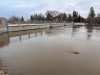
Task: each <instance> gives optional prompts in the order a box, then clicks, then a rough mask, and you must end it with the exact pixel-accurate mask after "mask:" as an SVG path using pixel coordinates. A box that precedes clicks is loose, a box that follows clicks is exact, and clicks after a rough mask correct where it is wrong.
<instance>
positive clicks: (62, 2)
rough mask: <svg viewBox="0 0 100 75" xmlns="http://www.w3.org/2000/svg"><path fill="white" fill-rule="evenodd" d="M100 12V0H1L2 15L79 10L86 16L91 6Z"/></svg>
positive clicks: (0, 10) (27, 14)
mask: <svg viewBox="0 0 100 75" xmlns="http://www.w3.org/2000/svg"><path fill="white" fill-rule="evenodd" d="M91 6H93V7H94V9H95V11H96V12H97V13H98V12H100V0H0V16H2V17H7V18H8V17H10V16H14V15H15V16H24V17H25V18H28V17H29V15H31V14H34V13H37V12H38V13H39V12H45V11H47V10H58V11H64V12H66V13H69V12H72V11H73V10H77V11H78V12H80V14H81V15H82V16H84V17H86V16H87V15H88V12H89V9H90V7H91Z"/></svg>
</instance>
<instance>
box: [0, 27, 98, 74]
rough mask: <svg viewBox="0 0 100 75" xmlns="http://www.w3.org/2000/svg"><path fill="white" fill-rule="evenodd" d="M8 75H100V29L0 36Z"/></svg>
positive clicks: (39, 31) (82, 28)
mask: <svg viewBox="0 0 100 75" xmlns="http://www.w3.org/2000/svg"><path fill="white" fill-rule="evenodd" d="M0 59H1V60H2V62H3V63H4V64H5V65H7V69H8V71H9V74H10V75H100V27H98V28H89V29H87V27H84V26H78V27H56V28H52V29H49V28H47V29H38V30H28V31H20V32H10V33H6V34H2V35H0Z"/></svg>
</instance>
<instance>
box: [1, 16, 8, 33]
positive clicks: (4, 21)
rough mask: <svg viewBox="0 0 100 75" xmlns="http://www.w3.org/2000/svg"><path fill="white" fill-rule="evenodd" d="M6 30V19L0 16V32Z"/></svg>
mask: <svg viewBox="0 0 100 75" xmlns="http://www.w3.org/2000/svg"><path fill="white" fill-rule="evenodd" d="M3 32H7V21H6V19H5V18H3V17H0V34H1V33H3Z"/></svg>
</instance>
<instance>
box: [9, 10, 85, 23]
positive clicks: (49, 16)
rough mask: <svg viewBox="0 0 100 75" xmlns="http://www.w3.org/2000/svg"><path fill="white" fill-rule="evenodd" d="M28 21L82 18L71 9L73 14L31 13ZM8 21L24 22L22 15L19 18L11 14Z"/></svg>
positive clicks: (80, 19)
mask: <svg viewBox="0 0 100 75" xmlns="http://www.w3.org/2000/svg"><path fill="white" fill-rule="evenodd" d="M29 21H30V22H34V21H53V22H72V21H74V22H84V18H83V17H82V16H81V15H80V14H79V13H78V12H77V11H73V14H66V13H65V12H58V11H47V12H46V13H45V14H34V15H31V16H30V19H29ZM8 22H11V23H18V22H25V20H24V17H23V16H22V17H21V18H19V17H16V16H12V17H10V18H9V19H8Z"/></svg>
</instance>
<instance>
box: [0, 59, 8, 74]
mask: <svg viewBox="0 0 100 75" xmlns="http://www.w3.org/2000/svg"><path fill="white" fill-rule="evenodd" d="M0 75H9V74H8V70H7V68H6V66H5V65H4V64H3V63H2V61H1V60H0Z"/></svg>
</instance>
